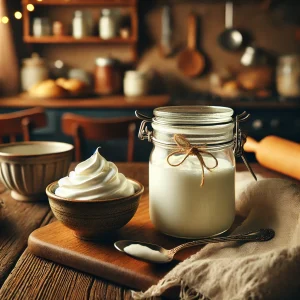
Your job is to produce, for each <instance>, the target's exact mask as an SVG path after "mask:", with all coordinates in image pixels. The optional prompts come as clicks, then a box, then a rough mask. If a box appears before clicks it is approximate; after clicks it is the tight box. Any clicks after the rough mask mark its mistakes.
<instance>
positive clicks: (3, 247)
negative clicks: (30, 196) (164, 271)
mask: <svg viewBox="0 0 300 300" xmlns="http://www.w3.org/2000/svg"><path fill="white" fill-rule="evenodd" d="M117 166H118V168H119V170H120V172H122V173H124V174H126V175H127V176H129V177H132V178H136V179H137V180H139V181H140V182H141V183H142V184H143V185H145V187H147V186H148V164H147V163H120V164H117ZM73 167H74V165H73ZM253 168H254V170H255V172H256V173H257V174H261V175H263V176H264V177H282V176H281V175H280V174H278V173H275V172H272V171H269V170H267V169H265V168H263V167H261V166H259V165H254V166H253ZM238 170H245V167H244V166H242V165H238ZM146 190H147V189H146ZM0 206H2V208H0V299H4V300H6V299H11V300H15V299H20V300H23V299H40V300H48V299H50V300H51V299H53V300H58V299H68V300H69V299H78V300H79V299H101V300H102V299H113V300H116V299H125V300H127V299H130V290H129V289H128V288H127V287H125V286H122V285H116V284H114V283H112V282H110V281H107V280H104V279H101V278H99V277H96V276H92V275H88V274H86V273H83V272H78V271H76V270H75V269H71V268H68V267H63V266H61V265H59V264H56V263H53V262H50V261H47V260H44V259H41V258H39V257H36V256H35V255H33V254H31V253H30V252H29V251H28V249H27V248H26V244H27V239H28V236H29V235H30V233H31V232H32V231H34V230H35V229H36V228H39V227H43V226H45V225H47V224H49V223H51V222H52V221H54V218H53V216H52V213H51V211H50V208H49V205H48V203H47V202H45V203H20V202H17V201H15V200H13V199H12V198H11V196H10V193H9V191H7V190H6V189H5V188H4V186H3V185H1V184H0ZM137 236H139V235H138V234H137ZM139 237H140V236H139ZM140 238H142V237H140ZM170 243H171V241H170ZM181 255H184V253H183V252H182V253H181ZM180 258H181V256H180V255H179V256H178V259H180ZM146 267H147V266H146V265H145V266H144V268H146ZM148 267H149V266H148Z"/></svg>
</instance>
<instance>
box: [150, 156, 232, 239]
mask: <svg viewBox="0 0 300 300" xmlns="http://www.w3.org/2000/svg"><path fill="white" fill-rule="evenodd" d="M183 157H184V155H179V156H176V157H172V162H173V161H175V160H178V162H179V161H182V159H183ZM203 159H204V161H205V162H206V163H207V165H208V166H212V165H214V164H215V161H214V160H213V159H212V158H211V157H206V156H204V155H203ZM217 160H218V166H217V167H216V168H214V169H212V170H211V171H208V170H207V169H204V176H205V177H204V178H205V182H204V185H203V186H202V187H201V186H200V182H201V177H202V171H201V166H200V163H199V160H198V158H197V157H196V156H189V157H188V158H187V159H186V160H185V161H184V162H183V163H182V164H181V165H179V166H177V167H172V166H170V165H169V164H168V162H167V161H166V160H165V159H164V160H160V161H158V160H155V161H154V162H152V163H151V162H150V165H149V193H150V218H151V221H152V223H153V224H154V226H155V227H156V228H157V229H158V230H160V231H161V232H163V233H165V234H168V235H171V236H177V237H185V238H200V237H205V236H211V235H216V234H219V233H222V232H224V231H226V230H227V229H229V228H230V226H231V225H232V223H233V221H234V217H235V188H234V187H235V185H234V180H235V167H234V166H233V165H232V163H230V162H229V161H227V160H225V159H222V158H217Z"/></svg>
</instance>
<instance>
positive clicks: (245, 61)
mask: <svg viewBox="0 0 300 300" xmlns="http://www.w3.org/2000/svg"><path fill="white" fill-rule="evenodd" d="M268 62H269V57H268V55H267V53H266V51H264V50H263V49H262V48H258V47H255V46H248V47H247V48H246V50H245V52H244V54H243V55H242V57H241V64H242V65H243V66H246V67H249V66H257V65H266V64H268Z"/></svg>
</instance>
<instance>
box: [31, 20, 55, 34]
mask: <svg viewBox="0 0 300 300" xmlns="http://www.w3.org/2000/svg"><path fill="white" fill-rule="evenodd" d="M32 33H33V36H35V37H41V36H49V35H51V26H50V22H49V19H48V18H34V19H33V30H32Z"/></svg>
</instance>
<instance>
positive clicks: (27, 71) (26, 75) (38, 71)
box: [21, 53, 49, 91]
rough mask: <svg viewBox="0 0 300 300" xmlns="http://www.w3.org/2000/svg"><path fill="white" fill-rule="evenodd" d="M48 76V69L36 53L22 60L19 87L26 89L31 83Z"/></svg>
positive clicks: (33, 83)
mask: <svg viewBox="0 0 300 300" xmlns="http://www.w3.org/2000/svg"><path fill="white" fill-rule="evenodd" d="M48 78H49V71H48V67H47V65H46V62H45V61H44V59H42V58H41V57H40V56H39V55H38V54H37V53H33V54H32V56H31V58H25V59H24V60H23V66H22V69H21V87H22V90H23V91H28V90H29V89H30V88H31V87H32V86H33V85H35V84H36V83H39V82H41V81H43V80H46V79H48Z"/></svg>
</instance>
